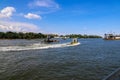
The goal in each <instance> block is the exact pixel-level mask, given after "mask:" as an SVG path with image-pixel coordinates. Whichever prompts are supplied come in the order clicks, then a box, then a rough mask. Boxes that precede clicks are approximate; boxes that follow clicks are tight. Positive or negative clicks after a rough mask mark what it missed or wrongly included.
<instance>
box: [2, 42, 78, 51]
mask: <svg viewBox="0 0 120 80" xmlns="http://www.w3.org/2000/svg"><path fill="white" fill-rule="evenodd" d="M79 44H80V43H76V44H70V43H63V44H41V43H35V44H31V45H26V46H6V47H0V51H23V50H36V49H48V48H60V47H69V46H77V45H79Z"/></svg>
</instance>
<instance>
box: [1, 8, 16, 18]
mask: <svg viewBox="0 0 120 80" xmlns="http://www.w3.org/2000/svg"><path fill="white" fill-rule="evenodd" d="M15 11H16V10H15V8H14V7H5V8H3V9H2V10H1V11H0V18H10V17H11V16H12V15H13V12H15Z"/></svg>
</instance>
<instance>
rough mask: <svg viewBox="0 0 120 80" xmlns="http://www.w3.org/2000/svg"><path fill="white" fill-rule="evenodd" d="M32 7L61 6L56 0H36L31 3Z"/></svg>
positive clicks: (54, 7)
mask: <svg viewBox="0 0 120 80" xmlns="http://www.w3.org/2000/svg"><path fill="white" fill-rule="evenodd" d="M29 6H30V7H43V8H53V9H57V8H59V5H58V4H57V3H56V2H55V1H54V0H34V1H33V2H31V3H29Z"/></svg>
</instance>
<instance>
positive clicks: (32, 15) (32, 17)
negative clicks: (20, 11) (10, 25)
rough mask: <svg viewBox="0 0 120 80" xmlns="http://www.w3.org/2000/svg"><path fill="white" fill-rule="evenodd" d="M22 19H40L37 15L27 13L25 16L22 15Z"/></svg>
mask: <svg viewBox="0 0 120 80" xmlns="http://www.w3.org/2000/svg"><path fill="white" fill-rule="evenodd" d="M24 17H25V18H28V19H42V17H41V16H39V15H37V14H32V13H28V14H27V15H24Z"/></svg>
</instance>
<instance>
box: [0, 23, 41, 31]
mask: <svg viewBox="0 0 120 80" xmlns="http://www.w3.org/2000/svg"><path fill="white" fill-rule="evenodd" d="M0 31H4V32H6V31H14V32H39V31H40V29H39V27H38V26H36V25H34V24H30V23H23V22H9V21H0Z"/></svg>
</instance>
